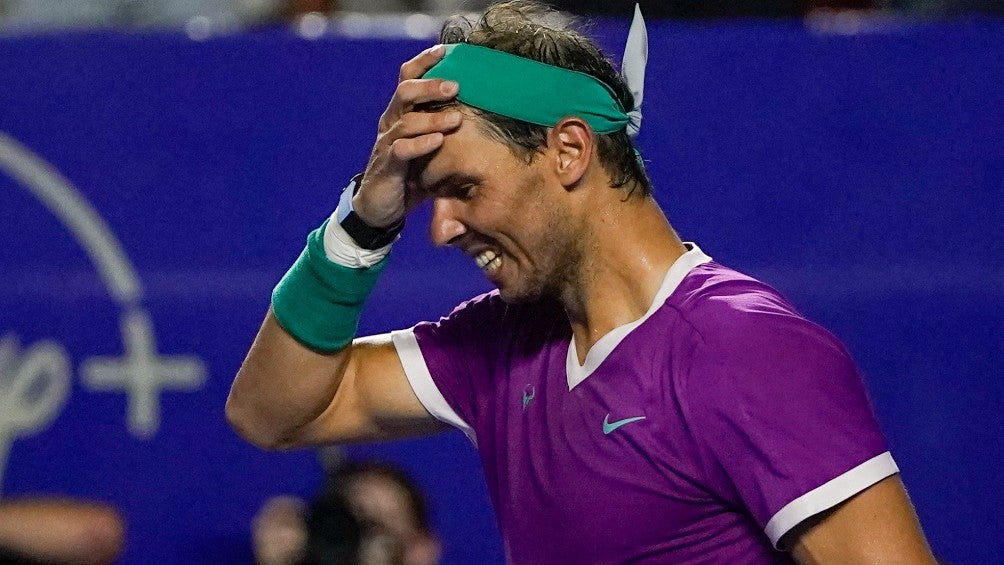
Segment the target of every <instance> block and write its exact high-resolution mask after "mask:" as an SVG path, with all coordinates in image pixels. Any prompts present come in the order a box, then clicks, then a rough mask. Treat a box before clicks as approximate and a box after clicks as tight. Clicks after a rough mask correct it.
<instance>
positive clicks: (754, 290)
mask: <svg viewBox="0 0 1004 565" xmlns="http://www.w3.org/2000/svg"><path fill="white" fill-rule="evenodd" d="M680 291H681V292H680V293H678V296H675V297H674V298H675V300H673V301H672V303H671V304H669V305H671V306H672V307H674V308H676V309H677V311H678V314H679V316H680V318H681V319H682V320H683V321H684V322H685V324H686V326H687V327H688V328H689V330H690V331H689V332H686V333H687V336H688V337H687V340H688V348H687V350H688V355H687V359H686V365H687V366H688V367H689V369H690V373H691V378H690V381H691V385H692V387H691V388H692V390H694V387H693V385H694V384H695V381H696V382H698V383H699V384H700V386H699V387H696V389H697V390H699V391H703V392H705V393H710V394H716V393H720V392H721V391H722V389H729V390H735V389H736V388H745V387H757V388H759V387H763V386H765V385H766V384H768V383H773V386H778V387H798V386H799V385H800V384H801V385H802V386H818V384H819V379H820V378H821V376H822V375H847V376H851V375H853V376H854V377H855V378H856V369H855V367H854V365H853V362H852V361H851V358H850V355H849V353H848V352H847V350H846V348H845V347H844V345H843V344H842V343H841V342H840V340H838V339H837V338H836V337H835V336H834V335H833V334H831V333H830V332H829V331H827V330H826V329H825V328H823V327H822V326H820V325H818V324H816V323H814V322H812V321H810V320H808V319H807V318H805V316H803V315H802V314H801V313H799V312H798V311H797V310H796V309H795V307H794V306H793V305H792V304H791V303H790V302H789V301H788V300H787V299H786V298H784V296H782V295H781V293H779V292H778V291H777V290H775V289H774V288H772V287H771V286H770V285H767V284H766V283H763V282H761V281H759V280H756V279H754V278H752V277H750V276H747V275H744V274H742V273H739V272H737V271H734V270H732V269H728V268H726V267H723V266H721V265H718V264H717V263H714V262H712V263H707V264H705V265H701V266H699V267H697V268H695V269H694V271H693V272H692V273H691V276H689V277H688V279H687V280H686V281H685V285H681V288H680Z"/></svg>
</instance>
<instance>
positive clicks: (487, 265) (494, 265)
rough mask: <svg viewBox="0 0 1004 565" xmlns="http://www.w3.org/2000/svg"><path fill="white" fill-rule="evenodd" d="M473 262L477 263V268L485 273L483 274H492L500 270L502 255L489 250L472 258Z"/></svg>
mask: <svg viewBox="0 0 1004 565" xmlns="http://www.w3.org/2000/svg"><path fill="white" fill-rule="evenodd" d="M474 262H475V263H477V265H478V268H479V269H481V270H482V271H484V272H485V274H489V275H491V274H493V273H495V272H497V271H498V270H499V269H501V268H502V255H501V254H500V253H497V252H495V251H493V250H491V249H486V250H484V251H482V252H481V253H478V255H477V256H476V257H475V258H474Z"/></svg>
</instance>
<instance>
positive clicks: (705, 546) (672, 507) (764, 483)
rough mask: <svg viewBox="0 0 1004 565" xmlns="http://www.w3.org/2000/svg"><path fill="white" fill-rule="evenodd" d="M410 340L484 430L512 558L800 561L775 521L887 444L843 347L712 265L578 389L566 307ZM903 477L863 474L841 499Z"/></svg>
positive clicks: (501, 306) (472, 305)
mask: <svg viewBox="0 0 1004 565" xmlns="http://www.w3.org/2000/svg"><path fill="white" fill-rule="evenodd" d="M698 252H699V250H698ZM671 272H672V270H671ZM413 332H414V337H415V339H416V340H417V344H418V348H419V349H420V351H421V353H420V354H418V353H417V352H414V351H410V352H409V351H402V350H401V348H400V347H399V352H401V355H402V361H403V362H404V363H405V366H406V368H408V367H409V365H411V366H412V367H413V366H414V363H416V362H417V363H424V366H425V367H427V369H428V372H429V375H431V383H434V387H435V389H437V390H438V393H439V394H441V395H442V398H443V399H445V401H446V404H448V405H449V407H450V408H452V410H453V411H454V412H455V413H456V415H458V416H459V417H460V418H461V419H462V420H463V421H464V422H465V423H466V424H468V425H469V427H470V428H472V429H473V431H474V435H475V440H476V445H477V449H478V451H479V454H480V458H481V461H482V464H483V466H484V471H485V477H486V480H487V482H488V488H489V492H490V493H491V498H492V501H493V504H494V506H495V512H496V516H497V519H498V521H499V525H500V529H501V531H502V534H503V537H504V539H505V545H506V550H507V554H508V557H509V560H510V561H511V562H513V563H520V564H522V563H555V564H557V563H562V564H565V563H623V562H631V563H789V562H790V560H789V558H788V556H787V554H785V553H783V552H780V551H778V550H776V549H774V547H773V546H772V541H776V538H777V537H779V536H780V535H781V534H783V533H784V531H779V532H774V534H773V535H772V536H771V537H773V538H774V539H771V537H768V535H767V534H766V533H765V529H767V528H768V523H769V522H770V521H771V520H772V518H775V516H778V514H779V512H780V511H781V510H782V509H783V508H784V507H785V506H786V505H789V504H790V503H792V501H794V500H796V499H799V498H800V497H802V498H803V499H804V500H809V501H810V502H812V499H813V498H814V497H815V496H816V494H817V493H819V492H821V490H822V488H821V487H823V486H824V485H826V484H827V483H830V485H831V488H830V491H831V492H830V495H831V496H832V490H833V488H836V487H834V486H833V485H834V484H836V483H837V482H835V481H834V479H836V478H837V477H840V476H842V475H856V474H860V471H855V468H856V467H858V466H859V465H862V464H863V463H865V462H867V461H869V460H872V459H873V458H876V457H878V456H881V455H883V454H884V453H885V452H886V451H887V447H886V442H885V439H884V438H883V436H882V434H881V432H880V431H879V426H878V423H877V421H876V419H875V416H874V414H873V412H872V409H871V406H870V403H869V400H868V397H867V394H866V392H865V388H864V385H863V382H862V380H861V378H860V376H859V374H858V372H857V370H856V368H855V366H854V364H853V362H852V361H851V359H850V356H849V355H848V353H847V352H846V350H845V349H844V347H843V346H842V345H841V344H840V342H839V341H838V340H837V339H836V338H835V337H833V336H832V335H831V334H830V333H829V332H827V331H826V330H824V329H822V328H821V327H819V326H818V325H815V324H813V323H812V322H809V321H807V320H806V319H805V318H803V317H802V316H801V315H799V314H798V313H797V312H796V311H795V309H794V308H793V307H792V305H791V304H789V303H788V302H787V301H786V300H785V299H784V298H783V297H781V296H780V295H779V294H778V293H777V292H776V291H775V290H773V289H772V288H770V287H769V286H767V285H765V284H763V283H761V282H758V281H756V280H754V279H751V278H749V277H747V276H745V275H742V274H740V273H737V272H735V271H733V270H730V269H728V268H725V267H723V266H721V265H718V264H716V263H714V262H704V263H703V264H696V265H695V266H693V267H692V268H690V269H689V271H688V272H686V274H685V276H683V278H682V281H681V282H680V283H679V285H678V286H676V288H675V289H671V293H670V294H669V295H668V298H667V299H666V300H665V302H663V303H662V305H661V306H655V307H653V310H651V311H650V313H649V315H648V317H647V318H646V319H644V321H643V322H642V323H641V324H640V325H638V326H637V327H635V328H634V329H633V330H632V331H630V333H628V334H627V335H626V336H625V337H624V338H623V340H622V341H620V343H618V344H617V345H616V346H615V347H614V348H613V349H612V350H611V351H610V353H609V354H608V355H607V356H606V358H605V359H603V360H602V362H601V363H599V365H597V366H596V368H595V370H594V371H593V372H592V373H591V374H589V375H588V377H587V378H585V380H582V381H581V382H577V383H576V384H575V386H574V387H572V388H571V389H569V379H568V374H567V372H566V356H567V355H568V353H569V344H570V340H571V337H572V334H571V328H570V326H569V323H568V320H567V318H566V316H565V313H564V311H563V309H562V308H561V305H560V304H558V303H557V302H555V301H551V300H542V301H539V302H536V303H532V304H520V305H511V304H506V303H505V302H503V301H502V300H501V299H500V298H499V296H498V295H497V294H496V293H490V294H486V295H483V296H479V297H477V298H475V299H473V300H471V301H468V302H466V303H464V304H462V305H460V306H459V307H457V308H456V309H455V310H454V311H453V312H452V313H451V314H450V315H449V316H448V317H446V318H443V319H441V320H440V321H439V322H436V323H422V324H419V325H417V326H416V327H415V328H414V329H413ZM409 356H410V358H409ZM408 371H409V379H411V381H412V384H413V386H415V387H416V393H418V394H419V398H420V399H421V398H423V397H428V394H429V393H428V391H424V392H423V391H421V390H419V388H421V387H422V386H423V385H422V383H421V382H418V381H416V379H415V378H413V376H412V373H413V372H414V371H413V370H411V369H409V370H408ZM431 383H427V384H429V385H430V386H431ZM423 402H425V401H424V400H423ZM427 407H429V404H428V403H427ZM430 411H432V412H433V413H434V414H435V410H434V409H430ZM437 416H438V414H437ZM889 461H890V465H893V469H894V464H892V463H891V459H889ZM892 472H894V470H892V471H890V470H888V469H886V470H885V472H884V474H876V473H874V472H871V474H870V475H869V476H863V477H852V478H854V479H855V483H856V484H857V485H858V486H855V487H843V486H841V487H839V489H838V490H840V491H841V492H838V498H839V499H840V500H843V499H846V498H848V497H850V496H852V495H853V494H855V493H856V492H858V491H859V490H861V488H866V487H867V486H869V485H870V484H872V483H874V482H876V481H877V480H880V479H881V478H884V476H888V474H891V473H892ZM839 484H843V483H839ZM862 484H863V485H864V486H861V485H862ZM843 491H846V492H843ZM792 506H800V505H798V504H795V505H792ZM809 507H811V504H810V505H809ZM816 511H818V509H817V510H814V511H811V513H809V512H807V511H806V510H804V509H799V508H788V509H785V511H784V512H783V513H782V514H783V515H782V516H778V518H779V520H776V521H775V525H773V526H772V527H773V528H774V529H775V530H777V528H778V527H780V528H782V529H784V530H786V529H787V528H788V527H789V526H790V525H794V524H795V523H797V522H798V521H800V520H802V519H804V518H807V517H809V516H810V515H812V514H813V513H815V512H816ZM800 512H801V513H802V514H805V515H801V514H800ZM789 522H791V523H790V524H788V523H789ZM777 524H781V526H777ZM785 524H788V525H785Z"/></svg>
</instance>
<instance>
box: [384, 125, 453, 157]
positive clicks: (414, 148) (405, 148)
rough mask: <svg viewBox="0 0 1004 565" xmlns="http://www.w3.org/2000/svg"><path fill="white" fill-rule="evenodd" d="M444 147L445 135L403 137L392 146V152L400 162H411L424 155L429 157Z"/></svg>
mask: <svg viewBox="0 0 1004 565" xmlns="http://www.w3.org/2000/svg"><path fill="white" fill-rule="evenodd" d="M442 145H443V134H442V133H440V132H438V131H437V132H433V133H427V134H425V135H419V136H416V137H402V138H399V139H397V140H395V141H394V143H392V144H391V146H390V152H391V154H392V155H393V156H394V158H395V159H397V160H399V161H411V160H412V159H417V158H418V157H421V156H423V155H428V154H429V153H432V152H433V151H435V150H436V149H439V148H440V146H442Z"/></svg>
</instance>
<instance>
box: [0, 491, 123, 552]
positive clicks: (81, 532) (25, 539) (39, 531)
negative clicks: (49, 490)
mask: <svg viewBox="0 0 1004 565" xmlns="http://www.w3.org/2000/svg"><path fill="white" fill-rule="evenodd" d="M124 531H125V526H124V523H123V520H122V518H121V517H120V516H119V514H118V512H116V511H115V510H114V509H112V508H111V507H109V506H105V505H103V504H98V503H90V502H76V501H70V500H56V499H24V500H13V501H7V502H3V503H0V551H3V552H9V553H12V554H14V555H16V556H18V557H24V558H29V559H32V560H35V561H40V562H44V563H61V564H62V563H65V564H80V565H88V564H94V565H98V564H103V563H110V562H112V561H113V560H114V559H115V558H116V557H117V556H118V554H119V553H121V551H122V546H123V537H124V535H125V534H124Z"/></svg>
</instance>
